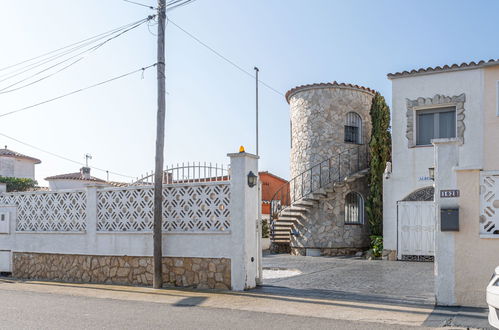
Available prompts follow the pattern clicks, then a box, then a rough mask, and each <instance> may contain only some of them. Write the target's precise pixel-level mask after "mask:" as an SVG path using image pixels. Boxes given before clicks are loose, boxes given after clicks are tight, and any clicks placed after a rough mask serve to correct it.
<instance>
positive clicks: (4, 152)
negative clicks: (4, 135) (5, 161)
mask: <svg viewBox="0 0 499 330" xmlns="http://www.w3.org/2000/svg"><path fill="white" fill-rule="evenodd" d="M0 157H12V158H22V159H27V160H31V161H33V162H34V163H35V164H40V163H41V162H42V161H41V160H39V159H37V158H34V157H30V156H26V155H23V154H20V153H18V152H15V151H13V150H10V149H7V147H5V148H4V149H0Z"/></svg>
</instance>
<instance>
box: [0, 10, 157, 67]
mask: <svg viewBox="0 0 499 330" xmlns="http://www.w3.org/2000/svg"><path fill="white" fill-rule="evenodd" d="M149 17H150V16H149ZM149 17H147V18H143V19H140V20H138V21H135V22H132V23H128V24H125V25H123V26H120V27H118V28H114V29H112V30H109V31H106V32H103V33H99V34H97V35H94V36H92V37H89V38H85V39H83V40H80V41H77V42H74V43H72V44H69V45H67V46H64V47H61V48H58V49H55V50H51V51H49V52H46V53H43V54H41V55H37V56H35V57H32V58H29V59H26V60H23V61H21V62H18V63H15V64H11V65H8V66H5V67H3V68H0V71H4V70H8V69H10V68H13V67H16V66H19V65H21V64H24V63H27V62H31V61H33V60H36V59H39V58H42V57H45V56H47V55H50V54H53V53H56V52H59V51H61V50H64V49H67V48H70V47H72V46H76V45H79V44H82V43H84V42H88V41H91V40H93V39H96V38H99V39H102V38H105V37H106V36H107V35H110V34H113V33H115V32H117V31H120V30H123V29H126V28H127V27H130V26H132V25H135V24H137V23H140V22H143V21H147V20H148V19H149ZM90 43H93V41H91V42H90ZM78 47H79V46H78Z"/></svg>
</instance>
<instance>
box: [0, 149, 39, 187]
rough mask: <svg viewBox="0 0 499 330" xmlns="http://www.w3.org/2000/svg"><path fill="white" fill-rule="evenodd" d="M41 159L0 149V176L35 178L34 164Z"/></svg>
mask: <svg viewBox="0 0 499 330" xmlns="http://www.w3.org/2000/svg"><path fill="white" fill-rule="evenodd" d="M40 163H41V160H39V159H36V158H34V157H30V156H26V155H23V154H21V153H18V152H16V151H13V150H10V149H7V146H5V148H4V149H0V176H3V177H10V178H22V179H32V180H34V179H35V165H36V164H40Z"/></svg>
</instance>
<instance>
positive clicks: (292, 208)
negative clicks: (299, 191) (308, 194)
mask: <svg viewBox="0 0 499 330" xmlns="http://www.w3.org/2000/svg"><path fill="white" fill-rule="evenodd" d="M286 211H291V212H300V213H306V212H308V211H310V208H308V207H300V206H297V205H291V206H290V207H289V208H288V209H287V210H286ZM286 211H284V212H286Z"/></svg>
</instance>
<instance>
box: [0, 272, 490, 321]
mask: <svg viewBox="0 0 499 330" xmlns="http://www.w3.org/2000/svg"><path fill="white" fill-rule="evenodd" d="M0 290H10V291H23V292H36V293H53V294H60V295H71V296H81V297H91V298H102V299H117V300H123V301H143V302H154V303H164V304H169V305H175V306H196V307H210V308H221V309H229V310H240V311H252V312H264V313H270V314H284V315H294V316H303V317H318V318H325V319H334V320H348V321H359V322H371V323H372V322H374V323H380V324H390V325H399V326H423V327H430V326H431V327H441V326H449V325H452V326H453V327H459V326H460V324H458V323H459V322H457V321H459V320H460V319H459V317H460V315H461V314H459V312H458V311H455V310H435V309H434V308H433V307H432V306H430V305H422V304H421V305H419V304H412V305H410V304H409V305H402V304H396V303H392V302H380V303H376V302H363V301H355V300H348V299H337V298H333V297H330V298H325V297H323V298H311V297H300V296H291V295H289V294H287V293H286V292H279V290H276V291H275V292H264V291H262V289H256V290H251V291H247V292H222V291H193V290H179V289H161V290H154V289H150V288H144V287H130V286H117V285H101V284H73V283H60V282H43V281H18V280H12V279H1V280H0ZM476 315H477V318H475V319H473V324H474V325H473V327H475V328H481V327H482V328H483V327H486V326H487V325H486V324H485V323H483V322H482V321H483V319H482V314H476ZM460 322H461V321H460ZM462 324H465V323H462ZM465 327H466V326H465Z"/></svg>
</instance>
